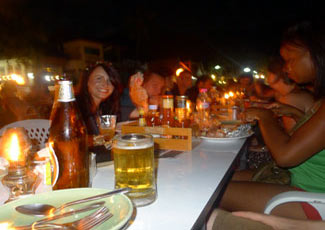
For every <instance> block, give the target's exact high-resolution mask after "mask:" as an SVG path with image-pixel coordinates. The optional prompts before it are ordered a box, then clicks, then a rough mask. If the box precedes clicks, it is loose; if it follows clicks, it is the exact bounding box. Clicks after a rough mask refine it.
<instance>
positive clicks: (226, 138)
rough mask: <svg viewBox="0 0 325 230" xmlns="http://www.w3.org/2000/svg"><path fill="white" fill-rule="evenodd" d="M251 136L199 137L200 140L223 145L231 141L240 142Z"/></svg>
mask: <svg viewBox="0 0 325 230" xmlns="http://www.w3.org/2000/svg"><path fill="white" fill-rule="evenodd" d="M251 135H253V133H250V134H247V135H244V136H240V137H222V138H221V137H204V136H200V138H201V139H203V140H206V141H213V142H220V143H224V142H231V141H236V140H240V139H243V138H247V137H250V136H251Z"/></svg>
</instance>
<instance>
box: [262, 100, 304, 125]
mask: <svg viewBox="0 0 325 230" xmlns="http://www.w3.org/2000/svg"><path fill="white" fill-rule="evenodd" d="M266 108H267V109H271V110H272V111H273V113H275V114H276V115H277V116H279V117H282V116H287V117H292V118H293V119H295V120H296V121H297V120H299V119H300V118H301V117H302V116H303V115H304V112H303V111H301V110H299V109H297V108H295V107H293V106H290V105H286V104H282V103H278V102H275V103H272V104H270V105H268V106H267V107H266Z"/></svg>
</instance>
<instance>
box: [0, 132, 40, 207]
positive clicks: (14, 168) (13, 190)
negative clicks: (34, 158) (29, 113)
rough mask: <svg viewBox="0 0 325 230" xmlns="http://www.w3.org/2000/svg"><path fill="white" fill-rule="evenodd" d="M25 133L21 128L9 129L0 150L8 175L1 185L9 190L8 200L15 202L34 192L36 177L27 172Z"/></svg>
mask: <svg viewBox="0 0 325 230" xmlns="http://www.w3.org/2000/svg"><path fill="white" fill-rule="evenodd" d="M30 147H31V145H30V143H29V140H28V137H27V135H26V132H25V131H24V129H22V128H11V129H8V130H6V131H5V133H4V135H3V137H2V139H1V142H0V148H1V149H0V150H1V152H2V155H4V156H5V157H6V159H7V160H8V162H9V167H8V174H7V175H6V176H5V177H4V178H3V179H2V183H3V185H4V186H6V187H7V188H8V189H9V199H8V200H7V201H6V203H7V202H9V201H12V200H16V199H18V198H22V197H25V196H28V195H30V194H33V193H34V192H35V184H36V178H37V177H36V175H35V174H34V173H33V172H32V171H30V170H29V168H28V165H27V163H26V155H27V153H28V151H29V149H30Z"/></svg>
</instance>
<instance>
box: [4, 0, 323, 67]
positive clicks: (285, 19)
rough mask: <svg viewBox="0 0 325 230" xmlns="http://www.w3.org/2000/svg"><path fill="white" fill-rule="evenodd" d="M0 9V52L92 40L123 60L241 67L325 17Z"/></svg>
mask: <svg viewBox="0 0 325 230" xmlns="http://www.w3.org/2000/svg"><path fill="white" fill-rule="evenodd" d="M176 2H177V3H176ZM0 8H1V10H0V19H2V20H1V22H0V30H2V31H3V32H4V33H2V35H0V36H1V37H0V39H1V40H0V42H1V45H0V48H1V46H6V47H7V48H8V47H17V46H18V47H19V46H21V49H23V48H24V47H22V46H23V45H25V46H28V45H29V44H31V43H33V44H32V46H37V45H38V46H40V47H43V48H44V46H47V45H48V46H50V45H51V46H52V47H58V46H59V45H58V44H60V43H62V42H63V41H66V40H69V39H73V38H87V39H95V40H98V41H101V42H103V43H105V44H115V45H119V46H121V47H123V48H122V55H123V57H125V58H133V59H139V60H151V59H161V58H174V57H176V58H180V59H184V60H186V59H191V60H195V61H203V62H211V61H218V60H220V59H222V58H223V59H227V60H230V61H231V62H233V63H238V64H239V65H246V64H248V65H254V63H257V62H259V61H261V60H263V59H265V58H267V57H269V56H270V55H273V54H276V53H277V52H278V46H279V41H280V38H281V34H282V31H283V30H284V28H285V27H286V26H287V25H288V24H290V23H292V22H295V21H296V20H301V19H310V18H312V19H315V18H317V19H318V18H319V19H322V17H323V16H322V13H321V12H320V9H321V8H320V6H319V4H318V2H316V1H311V0H308V1H306V0H304V1H301V0H295V1H292V0H290V1H285V0H283V1H273V0H272V1H271V0H268V1H262V0H259V1H255V0H254V1H253V0H251V1H243V0H222V1H220V0H219V1H218V0H215V1H212V2H211V1H195V2H194V3H190V2H188V1H181V2H179V1H158V0H157V1H113V0H106V1H96V0H92V1H82V0H79V1H76V0H75V1H68V0H67V1H59V0H57V1H45V0H44V1H36V0H34V1H31V0H21V1H19V0H11V1H9V0H2V1H1V3H0ZM318 9H319V10H318ZM6 31H7V32H6ZM6 36H7V39H6ZM8 37H10V38H11V39H10V44H6V43H7V42H8V40H9V39H8ZM12 38H15V39H12ZM21 39H23V40H24V41H21ZM38 39H39V41H38ZM15 43H17V44H15ZM0 52H1V49H0Z"/></svg>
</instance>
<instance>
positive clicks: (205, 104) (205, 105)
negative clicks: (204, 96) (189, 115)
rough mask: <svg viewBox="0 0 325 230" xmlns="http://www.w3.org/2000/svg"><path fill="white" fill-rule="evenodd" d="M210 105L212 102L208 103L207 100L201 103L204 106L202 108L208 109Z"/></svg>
mask: <svg viewBox="0 0 325 230" xmlns="http://www.w3.org/2000/svg"><path fill="white" fill-rule="evenodd" d="M209 106H210V104H209V103H207V102H203V103H202V104H201V108H202V109H208V108H209Z"/></svg>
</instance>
